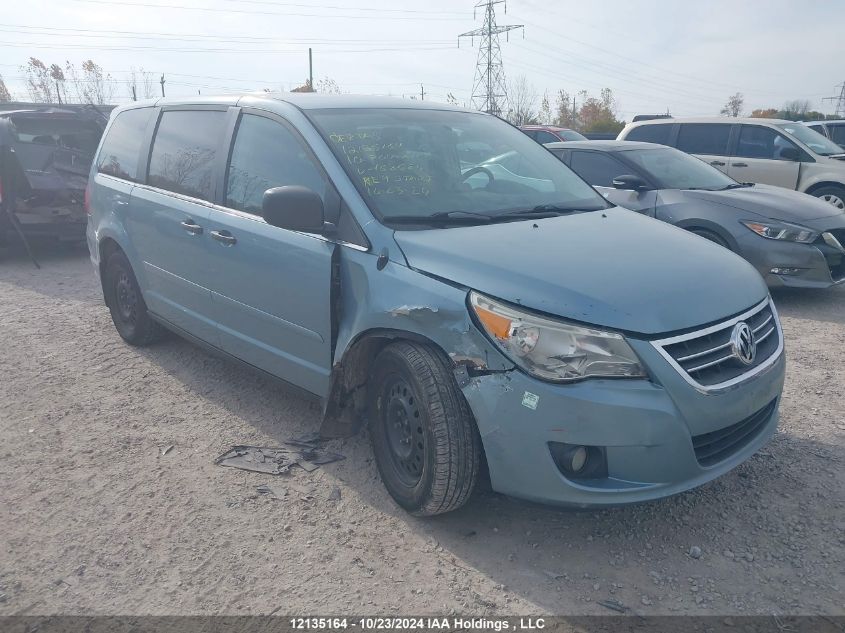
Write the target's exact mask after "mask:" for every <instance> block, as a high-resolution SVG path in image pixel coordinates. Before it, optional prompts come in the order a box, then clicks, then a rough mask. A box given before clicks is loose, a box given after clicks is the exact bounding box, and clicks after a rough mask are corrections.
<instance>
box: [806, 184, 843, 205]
mask: <svg viewBox="0 0 845 633" xmlns="http://www.w3.org/2000/svg"><path fill="white" fill-rule="evenodd" d="M812 195H814V196H816V198H820V199H822V200H824V201H825V202H827V203H829V204H831V205H833V206H834V207H835V208H837V209H842V210H845V187H836V186H832V187H819V188H818V189H816V190H815V191H813V194H812Z"/></svg>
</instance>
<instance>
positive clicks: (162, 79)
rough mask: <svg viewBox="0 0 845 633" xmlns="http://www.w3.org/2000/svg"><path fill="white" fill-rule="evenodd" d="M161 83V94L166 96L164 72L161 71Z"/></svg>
mask: <svg viewBox="0 0 845 633" xmlns="http://www.w3.org/2000/svg"><path fill="white" fill-rule="evenodd" d="M159 83H160V84H161V96H162V97H163V96H164V73H161V79H159Z"/></svg>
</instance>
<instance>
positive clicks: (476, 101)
mask: <svg viewBox="0 0 845 633" xmlns="http://www.w3.org/2000/svg"><path fill="white" fill-rule="evenodd" d="M504 3H505V0H479V2H478V4H476V5H475V9H476V11H477V10H478V9H483V10H484V26H482V27H481V28H480V29H475V30H473V31H467V32H466V33H461V34H460V35H459V36H458V45H460V41H461V40H460V38H462V37H469V38H471V40H474V39H475V38H476V37H480V38H481V47H480V48H479V49H478V62H477V63H476V66H475V79H474V81H473V83H472V107H473V108H475V109H476V110H482V111H484V112H489V113H490V114H497V115H502V114H506V113H507V100H508V98H507V90H506V87H505V68H504V66H503V65H502V50H501V48H500V47H499V34H500V33H508V32H509V31H513V30H514V29H521V28H523V25H522V24H506V25H501V26H499V25H497V24H496V5H497V4H504ZM505 13H507V5H505ZM506 37H507V36H506Z"/></svg>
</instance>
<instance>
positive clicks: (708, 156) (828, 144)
mask: <svg viewBox="0 0 845 633" xmlns="http://www.w3.org/2000/svg"><path fill="white" fill-rule="evenodd" d="M618 138H619V140H620V141H644V142H647V143H660V144H661V145H669V146H671V147H675V148H677V149H679V150H681V151H683V152H687V153H688V154H693V155H694V156H697V157H699V158H701V159H702V160H704V161H706V162H708V163H710V164H711V165H712V166H714V167H716V169H718V170H719V171H721V172H723V173H725V174H727V175H728V176H730V177H731V178H733V179H734V180H736V181H738V182H754V183H760V184H766V185H774V186H777V187H784V188H786V189H795V190H796V191H801V192H803V193H809V194H810V195H813V196H816V197H817V198H821V199H822V200H824V201H825V202H829V203H830V204H832V205H833V206H835V207H836V208H838V209H845V150H843V149H842V148H841V147H839V145H837V144H836V143H834V142H833V141H831V140H830V139H828V138H826V137H825V136H823V135H821V134H819V133H818V132H816V131H814V130H811V129H810V128H808V127H807V126H805V125H804V124H803V123H795V122H794V121H781V120H777V119H754V118H750V119H729V118H724V117H722V118H709V119H708V118H702V119H669V118H666V119H656V120H653V121H646V122H642V123H631V124H629V125H627V126H626V127H625V128H624V129H623V130H622V132H620V133H619V137H618Z"/></svg>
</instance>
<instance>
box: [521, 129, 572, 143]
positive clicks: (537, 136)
mask: <svg viewBox="0 0 845 633" xmlns="http://www.w3.org/2000/svg"><path fill="white" fill-rule="evenodd" d="M519 129H520V130H522V131H523V132H525V133H526V134H527V135H528V136H530V137H531V138H533V139H534V140H535V141H537V142H538V143H557V142H558V141H586V140H587V137H586V136H584V135H583V134H579V133H578V132H576V131H575V130H570V129H569V128H565V127H557V126H556V125H520V126H519Z"/></svg>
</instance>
